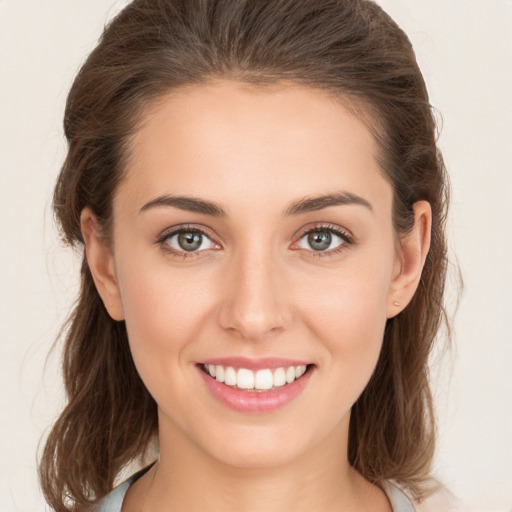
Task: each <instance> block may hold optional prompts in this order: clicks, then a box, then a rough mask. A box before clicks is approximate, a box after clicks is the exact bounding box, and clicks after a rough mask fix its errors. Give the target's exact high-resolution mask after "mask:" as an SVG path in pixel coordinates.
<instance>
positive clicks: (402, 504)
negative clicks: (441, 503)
mask: <svg viewBox="0 0 512 512" xmlns="http://www.w3.org/2000/svg"><path fill="white" fill-rule="evenodd" d="M148 469H149V467H148V468H144V469H143V470H142V471H139V472H138V473H135V475H133V476H131V477H130V478H128V480H126V481H125V482H123V483H122V484H121V485H119V486H117V487H116V488H115V489H114V490H113V491H112V492H111V493H110V494H108V495H107V496H105V498H103V500H102V501H101V502H100V503H98V505H97V506H96V508H94V512H121V507H122V505H123V500H124V496H125V494H126V491H128V488H129V487H130V485H132V484H133V483H134V482H135V481H136V480H137V479H138V478H140V477H141V476H142V475H143V474H144V473H145V472H146V471H147V470H148ZM382 488H383V490H384V492H385V493H386V495H387V497H388V499H389V501H390V502H391V506H392V508H393V512H415V509H414V506H413V504H412V503H411V501H410V500H409V498H408V497H407V496H406V495H405V494H404V493H403V492H402V491H401V490H400V489H399V488H398V487H397V486H396V485H394V484H393V483H392V482H386V483H385V485H383V487H382Z"/></svg>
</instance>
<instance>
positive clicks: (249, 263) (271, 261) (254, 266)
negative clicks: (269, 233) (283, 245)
mask: <svg viewBox="0 0 512 512" xmlns="http://www.w3.org/2000/svg"><path fill="white" fill-rule="evenodd" d="M228 267H229V268H228V269H227V274H228V275H226V279H225V281H224V283H225V294H224V300H223V303H222V306H221V311H220V313H219V321H220V323H221V326H222V327H223V328H225V329H228V330H232V331H233V330H236V331H238V332H239V334H241V335H242V336H243V337H244V338H246V339H250V340H258V339H261V338H262V337H265V336H266V335H267V334H269V333H271V332H277V331H279V330H281V329H283V328H284V327H286V326H287V324H288V322H289V319H290V313H289V307H288V304H286V297H285V290H284V287H283V284H284V283H283V273H282V269H281V268H280V264H279V260H278V257H277V254H276V252H275V251H274V250H272V248H271V247H270V245H269V244H268V242H267V244H264V243H260V244H257V243H251V244H250V245H248V246H247V247H245V248H239V249H238V250H237V251H235V252H234V254H233V257H232V259H231V260H230V261H229V263H228Z"/></svg>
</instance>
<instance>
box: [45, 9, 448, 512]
mask: <svg viewBox="0 0 512 512" xmlns="http://www.w3.org/2000/svg"><path fill="white" fill-rule="evenodd" d="M65 131H66V137H67V139H68V142H69V151H68V155H67V158H66V161H65V163H64V166H63V169H62V171H61V175H60V177H59V180H58V183H57V186H56V189H55V196H54V207H55V211H56V214H57V218H58V219H59V222H60V224H61V226H62V230H63V233H64V236H65V238H66V239H67V241H68V242H69V243H70V244H72V245H76V244H80V245H82V244H83V245H84V246H85V251H84V265H83V270H82V284H81V290H80V296H79V300H78V302H77V305H76V308H75V311H74V313H73V314H72V316H71V318H70V321H69V325H68V330H67V332H66V337H67V338H66V347H65V353H64V377H65V382H66V388H67V393H68V399H69V403H68V405H67V407H66V409H65V410H64V411H63V413H62V414H61V416H60V418H59V419H58V421H57V422H56V424H55V426H54V428H53V430H52V432H51V433H50V436H49V438H48V440H47V443H46V446H45V451H44V454H43V458H42V461H41V465H40V474H41V481H42V486H43V490H44V492H45V496H46V498H47V501H48V502H49V504H50V505H51V506H52V507H53V508H54V509H55V510H57V511H61V510H62V511H68V510H77V511H78V510H84V511H85V510H100V511H106V512H107V511H108V512H110V511H119V510H121V507H122V510H123V511H124V512H135V511H149V510H152V511H156V510H162V511H167V510H173V511H181V510H187V511H193V510H248V511H249V510H250V511H252V510H254V511H259V510H265V511H272V510H303V509H304V510H306V509H307V510H312V509H313V510H322V511H330V510H333V511H334V510H336V511H341V510H344V511H348V510H372V511H382V512H384V511H387V512H389V511H391V510H393V511H406V510H414V507H417V508H416V509H417V510H429V509H434V510H445V509H447V508H446V507H447V506H448V504H447V502H446V501H442V502H440V501H439V500H443V499H444V498H443V497H442V496H441V494H440V493H439V492H438V491H436V488H437V486H436V484H435V482H434V481H433V479H432V478H431V475H430V470H431V463H432V457H433V453H434V443H435V424H434V418H433V412H432V397H431V394H430V388H429V381H428V366H427V363H428V356H429V353H430V350H431V348H432V345H433V341H434V337H435V335H436V333H437V331H438V328H439V326H440V324H441V323H442V322H443V321H444V320H445V313H444V309H443V301H442V299H443V291H444V281H445V274H446V266H447V261H446V244H445V238H444V220H445V215H446V208H447V203H448V197H447V195H448V193H447V178H446V176H445V170H444V165H443V162H442V158H441V156H440V153H439V151H438V150H437V147H436V144H435V122H434V119H433V116H432V113H431V108H430V105H429V102H428V96H427V92H426V88H425V85H424V82H423V78H422V76H421V73H420V71H419V69H418V66H417V63H416V61H415V57H414V53H413V51H412V48H411V46H410V43H409V41H408V39H407V37H406V35H405V34H404V33H403V32H402V31H401V30H400V29H399V28H398V27H397V26H396V24H395V23H394V22H393V21H392V20H391V19H390V18H389V17H388V16H387V15H386V14H385V13H384V12H383V11H382V10H381V9H380V8H379V7H378V6H377V5H375V4H374V3H373V2H370V1H366V0H332V1H322V2H318V1H317V0H301V1H297V0H280V1H275V0H274V1H272V0H257V1H256V0H252V1H243V0H224V1H220V0H217V1H214V0H187V1H185V0H181V1H179V0H135V1H134V2H132V3H131V4H130V5H128V7H126V8H125V9H124V10H123V11H122V12H121V13H120V14H119V15H118V16H117V17H116V19H114V21H113V22H112V23H111V24H110V25H109V26H108V27H107V28H106V29H105V32H104V34H103V37H102V39H101V40H100V43H99V44H98V46H97V48H96V49H95V50H94V51H93V52H92V54H91V55H90V56H89V58H88V59H87V61H86V63H85V64H84V66H83V67H82V69H81V71H80V73H79V74H78V76H77V78H76V80H75V83H74V85H73V87H72V90H71V92H70V94H69V97H68V103H67V109H66V115H65ZM155 444H156V446H157V447H158V448H157V451H158V457H157V461H156V462H155V463H154V464H151V465H149V466H147V467H146V468H145V469H143V470H142V471H141V472H139V473H137V474H136V475H135V476H133V477H132V478H130V479H129V480H127V481H126V482H125V483H123V484H122V485H121V486H119V487H117V488H116V489H115V490H112V489H113V488H114V481H115V479H116V477H118V475H119V474H120V472H121V470H123V469H125V468H126V467H127V465H128V464H133V463H135V464H137V462H139V465H140V466H143V465H144V462H143V461H145V460H147V459H148V458H151V454H152V449H153V446H154V445H155ZM440 496H441V497H440ZM440 503H441V504H440ZM429 507H430V508H429Z"/></svg>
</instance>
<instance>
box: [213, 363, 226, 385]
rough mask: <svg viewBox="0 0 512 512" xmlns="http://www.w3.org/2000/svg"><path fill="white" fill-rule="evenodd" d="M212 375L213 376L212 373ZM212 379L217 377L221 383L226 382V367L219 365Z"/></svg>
mask: <svg viewBox="0 0 512 512" xmlns="http://www.w3.org/2000/svg"><path fill="white" fill-rule="evenodd" d="M210 375H212V374H211V373H210ZM212 377H215V378H216V379H217V380H218V381H219V382H224V366H220V365H217V366H216V367H215V375H212Z"/></svg>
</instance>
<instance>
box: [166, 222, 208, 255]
mask: <svg viewBox="0 0 512 512" xmlns="http://www.w3.org/2000/svg"><path fill="white" fill-rule="evenodd" d="M161 243H163V244H165V245H167V246H168V247H169V248H170V249H171V250H172V251H176V252H186V253H191V252H199V251H205V250H207V249H213V248H215V247H217V246H216V244H214V243H213V241H212V240H211V239H210V238H209V237H208V236H207V235H206V234H205V233H203V232H202V231H200V230H199V229H186V228H182V229H179V230H176V231H174V232H172V233H167V234H166V235H164V236H163V237H162V240H161Z"/></svg>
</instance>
